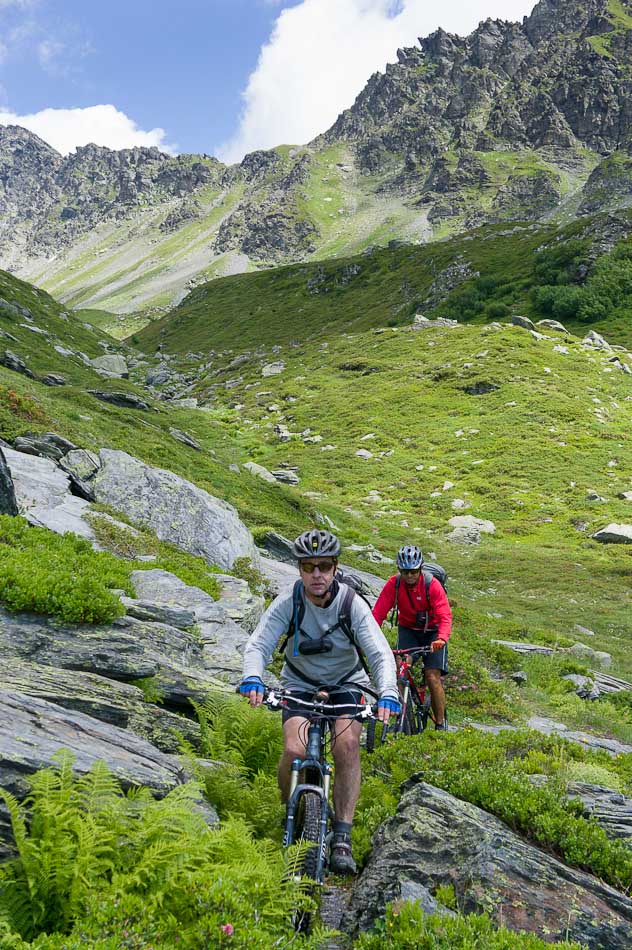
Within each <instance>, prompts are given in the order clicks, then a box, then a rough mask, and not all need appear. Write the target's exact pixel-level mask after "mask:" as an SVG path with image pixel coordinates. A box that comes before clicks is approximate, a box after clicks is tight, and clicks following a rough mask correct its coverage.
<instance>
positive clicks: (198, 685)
mask: <svg viewBox="0 0 632 950" xmlns="http://www.w3.org/2000/svg"><path fill="white" fill-rule="evenodd" d="M16 660H21V661H26V660H28V661H29V662H31V663H37V664H39V665H41V666H50V667H53V668H54V669H64V670H78V671H81V672H84V673H94V674H96V675H98V676H102V677H105V678H106V679H113V680H117V681H119V682H124V683H129V682H131V681H133V680H139V679H150V678H153V679H154V682H155V684H156V687H157V688H160V689H161V690H162V692H163V694H164V705H165V708H169V709H183V710H186V711H188V712H190V710H191V699H194V700H196V701H203V700H204V698H205V697H206V696H207V695H208V693H209V691H211V690H217V689H220V690H221V689H224V688H225V685H224V684H223V683H220V682H219V681H218V680H217V679H216V678H214V677H213V676H212V675H210V674H209V673H208V672H207V671H206V670H205V664H204V654H203V649H202V644H201V642H200V640H199V639H198V638H197V637H196V636H194V635H193V634H191V633H187V632H186V631H183V630H178V629H177V628H175V627H170V626H168V625H167V624H161V623H146V622H143V621H140V620H135V619H134V618H132V617H122V618H120V619H119V620H117V621H115V622H114V623H113V624H112V625H110V626H107V625H102V626H96V625H89V624H59V623H56V622H54V621H53V620H52V619H50V618H48V617H42V616H38V615H35V614H23V613H15V614H12V613H9V612H8V611H6V610H3V609H2V608H0V664H1V665H2V666H4V667H9V666H10V665H11V664H12V663H14V662H15V661H16Z"/></svg>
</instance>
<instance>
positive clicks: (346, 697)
mask: <svg viewBox="0 0 632 950" xmlns="http://www.w3.org/2000/svg"><path fill="white" fill-rule="evenodd" d="M286 692H288V693H289V692H291V693H292V694H293V695H294V696H296V698H297V699H302V700H303V701H304V702H307V703H309V702H311V700H312V699H313V698H314V694H315V693H316V689H315V688H313V689H307V690H301V689H295V688H294V687H290V688H288V689H287V690H286ZM328 693H329V695H330V697H331V700H330V701H331V702H332V703H334V704H336V705H337V704H344V705H347V704H350V705H354V706H357V707H358V708H359V707H361V706H364V705H365V704H366V700H365V698H364V693H363V692H362V689H361V687H359V686H358V688H357V689H350V688H349V686H345V687H341V688H338V687H335V686H332V687H331V688H330V689H329V690H328ZM308 715H309V710H308V709H306V707H305V706H300V705H299V704H293V703H292V700H291V699H288V700H287V701H286V705H284V707H283V711H282V718H283V722H287V721H288V719H295V718H296V717H297V716H302V717H303V718H304V719H307V717H308ZM349 715H350V716H351V715H353V709H349Z"/></svg>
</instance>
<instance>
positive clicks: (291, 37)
mask: <svg viewBox="0 0 632 950" xmlns="http://www.w3.org/2000/svg"><path fill="white" fill-rule="evenodd" d="M535 2H536V0H469V2H468V0H443V2H442V3H434V4H431V3H429V2H428V0H302V2H301V3H300V4H298V6H293V7H289V8H286V9H284V10H282V11H281V13H280V14H279V16H278V17H277V20H276V23H275V25H274V29H273V32H272V35H271V37H270V39H269V41H268V42H267V43H266V44H265V45H264V46H263V47H262V49H261V52H260V54H259V62H258V63H257V66H256V69H255V70H254V72H253V73H251V75H250V77H249V80H248V85H247V87H246V89H245V91H244V93H243V99H244V109H243V112H242V115H241V119H240V124H239V128H238V130H237V132H236V133H235V135H234V136H233V138H232V139H231V140H230V141H229V142H227V143H226V144H225V145H223V146H222V147H221V148H220V149H219V155H220V157H221V158H222V159H223V160H224V161H228V162H235V161H239V160H240V159H241V158H242V157H243V155H244V154H245V153H246V152H249V151H252V150H254V149H257V148H271V147H273V146H274V145H280V144H283V143H288V144H289V143H305V142H308V141H309V140H310V139H312V138H313V137H314V136H315V135H318V134H319V133H320V132H324V131H325V130H326V129H327V128H329V126H330V125H332V124H333V122H334V121H335V120H336V118H337V116H338V115H339V113H340V112H341V111H342V110H343V109H346V108H348V107H349V106H350V105H351V104H352V103H353V101H354V99H355V97H356V96H357V95H358V93H359V92H360V91H361V89H362V88H363V86H364V85H365V83H366V81H367V79H368V78H369V76H370V75H371V74H372V73H374V72H375V71H376V70H383V69H384V67H385V66H386V64H387V63H388V62H393V61H394V60H395V53H396V50H397V48H398V47H399V46H414V45H415V44H416V42H417V37H419V36H426V35H427V34H429V33H432V32H433V30H435V29H437V28H438V27H439V26H441V27H443V28H444V29H446V30H448V31H449V32H452V33H459V34H461V35H465V34H467V33H469V32H471V31H472V30H473V29H474V28H475V27H476V25H477V24H478V22H479V21H480V20H484V19H486V18H487V17H494V18H501V19H504V20H521V19H522V17H523V16H525V15H526V14H528V13H530V11H531V9H532V8H533V6H534V5H535Z"/></svg>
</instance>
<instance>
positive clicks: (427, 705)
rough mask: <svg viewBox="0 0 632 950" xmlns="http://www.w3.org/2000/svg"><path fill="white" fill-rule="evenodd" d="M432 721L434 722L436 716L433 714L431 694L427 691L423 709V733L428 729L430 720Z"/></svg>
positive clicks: (421, 730)
mask: <svg viewBox="0 0 632 950" xmlns="http://www.w3.org/2000/svg"><path fill="white" fill-rule="evenodd" d="M429 719H432V721H433V722H434V716H433V714H432V706H431V698H430V693H429V692H428V690H426V693H425V695H424V701H423V704H422V707H421V729H420V730H419V731H420V732H423V731H424V729H426V728H427V727H428V720H429Z"/></svg>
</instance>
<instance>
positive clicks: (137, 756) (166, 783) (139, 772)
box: [0, 690, 187, 798]
mask: <svg viewBox="0 0 632 950" xmlns="http://www.w3.org/2000/svg"><path fill="white" fill-rule="evenodd" d="M62 749H67V750H69V751H70V752H72V753H73V754H74V756H75V762H74V765H73V770H74V772H75V773H76V774H78V775H84V774H85V773H86V772H88V771H89V770H90V768H91V767H92V766H93V765H94V764H95V762H98V761H103V762H105V763H106V764H107V766H108V767H109V768H110V769H111V771H112V772H113V773H114V775H116V777H117V778H118V779H119V780H120V781H121V783H122V784H123V786H124V787H126V788H129V787H132V786H137V785H144V786H146V787H147V788H150V789H151V790H152V791H153V792H154V793H157V794H159V795H166V794H167V792H169V791H170V790H171V789H172V788H175V787H176V786H177V785H181V784H182V783H183V782H184V781H186V778H187V776H186V774H185V773H184V771H183V769H182V767H181V765H180V763H179V761H178V759H177V758H176V757H174V756H170V755H167V754H166V753H164V752H160V750H159V749H157V748H156V747H155V746H154V745H152V744H151V743H150V742H147V741H146V740H145V739H141V738H139V737H138V736H135V735H134V734H133V733H132V732H127V731H126V730H125V729H120V728H118V727H117V726H112V725H109V724H107V723H104V722H101V721H100V720H98V719H93V718H92V716H86V715H85V714H84V713H80V712H75V711H73V710H69V709H63V708H62V707H61V706H57V705H55V704H54V703H49V702H46V701H45V700H43V699H36V698H35V697H33V696H26V695H24V694H23V693H18V692H14V691H6V690H3V691H1V692H0V786H2V787H3V788H6V789H8V791H10V792H11V793H12V794H14V795H16V797H17V798H23V797H24V795H25V794H26V792H27V790H28V776H29V775H30V774H32V773H33V772H36V771H38V770H39V769H45V768H49V767H50V766H51V765H54V764H55V760H54V758H53V756H54V755H55V753H57V752H59V751H60V750H62Z"/></svg>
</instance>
